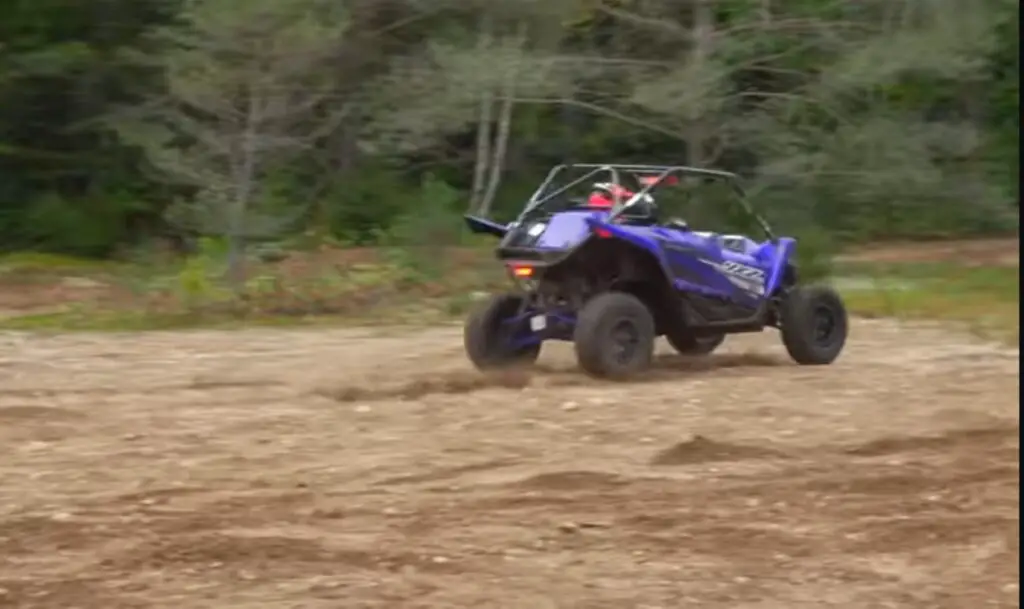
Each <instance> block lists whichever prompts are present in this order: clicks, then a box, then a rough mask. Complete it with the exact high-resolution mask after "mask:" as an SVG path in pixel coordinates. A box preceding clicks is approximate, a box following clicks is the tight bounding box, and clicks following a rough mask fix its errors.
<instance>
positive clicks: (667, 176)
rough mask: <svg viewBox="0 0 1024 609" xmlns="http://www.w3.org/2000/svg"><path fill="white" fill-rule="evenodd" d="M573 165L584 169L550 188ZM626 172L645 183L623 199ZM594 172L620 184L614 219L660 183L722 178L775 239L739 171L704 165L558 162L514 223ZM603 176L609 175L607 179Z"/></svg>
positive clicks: (766, 235) (615, 189)
mask: <svg viewBox="0 0 1024 609" xmlns="http://www.w3.org/2000/svg"><path fill="white" fill-rule="evenodd" d="M574 169H579V170H584V171H585V173H584V174H583V175H582V176H580V177H578V178H576V179H575V180H573V181H571V182H569V183H568V184H565V185H563V186H560V187H558V188H556V189H555V190H553V191H551V192H548V191H549V190H550V189H551V187H552V186H553V184H554V183H555V179H556V178H557V177H558V176H559V175H560V174H561V173H562V172H564V171H566V170H574ZM623 174H627V175H631V176H633V177H634V178H635V179H636V181H637V182H638V183H639V184H641V185H642V187H641V189H640V190H639V191H637V192H634V193H633V194H632V196H630V197H629V198H628V199H626V200H622V196H621V195H620V194H619V193H620V192H621V191H622V190H623V189H624V188H626V186H625V185H624V184H623V183H622V179H621V177H622V175H623ZM595 176H601V177H600V178H597V179H599V180H600V181H610V182H611V183H612V184H613V185H615V186H617V187H618V188H614V189H612V190H613V191H614V199H615V201H614V205H613V206H612V211H611V214H610V216H609V218H608V221H609V222H611V221H614V220H615V219H616V218H617V217H619V216H620V215H622V213H623V212H625V211H626V210H628V209H629V208H630V207H632V206H633V205H634V204H635V203H637V202H638V201H641V200H642V199H643V198H644V195H647V194H650V193H651V191H653V190H654V189H656V188H658V187H659V186H662V185H667V184H672V183H675V182H677V181H678V178H679V177H680V176H694V177H700V178H705V179H710V180H719V181H723V182H725V183H726V184H728V185H729V187H730V189H731V190H732V192H733V194H734V195H736V199H737V201H738V202H739V204H740V206H741V207H742V208H743V210H744V211H746V212H747V213H748V214H750V216H751V217H753V218H754V220H755V221H757V223H758V225H759V226H760V227H761V230H762V231H764V234H765V237H766V238H767V239H769V240H774V239H775V233H774V232H773V231H772V229H771V226H769V225H768V222H767V221H766V220H765V219H764V218H763V217H762V216H761V215H760V214H758V213H757V211H756V210H755V209H754V207H753V205H751V203H750V201H749V199H748V198H747V194H746V191H745V190H744V189H743V187H742V185H741V184H740V178H739V176H738V175H736V174H734V173H730V172H728V171H720V170H717V169H701V168H699V167H688V166H686V165H623V164H605V165H599V164H591V163H574V164H565V165H556V166H555V167H553V168H552V169H551V171H549V172H548V175H547V177H546V178H544V181H543V182H542V183H541V185H540V186H539V187H538V188H537V190H536V191H534V193H533V195H532V196H531V197H530V198H529V200H528V201H527V202H526V206H525V207H524V208H523V211H522V212H521V213H520V214H519V216H518V217H517V218H516V221H515V223H516V224H518V223H521V222H523V221H524V220H525V219H526V218H527V216H529V215H530V214H531V213H533V212H534V211H536V210H537V209H539V208H540V207H541V206H542V205H544V204H545V203H547V202H549V201H551V200H553V199H555V198H556V197H559V196H560V195H562V194H564V193H565V192H566V191H568V190H569V189H570V188H573V187H574V186H578V185H580V184H582V183H584V182H587V181H595ZM604 176H607V177H608V179H607V180H606V179H604Z"/></svg>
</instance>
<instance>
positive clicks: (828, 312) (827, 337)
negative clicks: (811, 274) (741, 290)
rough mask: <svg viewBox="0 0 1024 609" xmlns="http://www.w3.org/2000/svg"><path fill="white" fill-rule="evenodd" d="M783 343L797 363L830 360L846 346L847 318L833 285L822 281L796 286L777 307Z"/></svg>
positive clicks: (828, 361) (821, 364)
mask: <svg viewBox="0 0 1024 609" xmlns="http://www.w3.org/2000/svg"><path fill="white" fill-rule="evenodd" d="M779 313H780V317H781V318H782V319H781V324H780V330H781V331H782V343H783V344H784V345H785V346H786V351H787V352H789V356H790V357H792V358H793V361H795V362H796V363H798V364H802V365H804V366H823V365H826V364H831V363H832V362H834V361H835V360H836V358H837V357H839V354H840V353H842V351H843V347H844V346H846V337H847V333H848V331H849V319H848V317H847V314H846V305H844V304H843V299H842V298H841V297H840V296H839V293H838V292H836V291H835V289H833V288H831V287H829V286H824V285H810V286H797V287H795V288H793V289H792V290H791V291H790V292H789V293H788V294H787V295H786V297H785V299H784V300H783V301H782V306H781V307H780V311H779Z"/></svg>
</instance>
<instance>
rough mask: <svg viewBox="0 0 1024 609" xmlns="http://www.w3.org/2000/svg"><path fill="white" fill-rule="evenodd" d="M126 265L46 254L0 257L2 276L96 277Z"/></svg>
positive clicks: (0, 274)
mask: <svg viewBox="0 0 1024 609" xmlns="http://www.w3.org/2000/svg"><path fill="white" fill-rule="evenodd" d="M124 267H125V265H124V263H120V262H112V261H109V260H93V259H89V258H76V257H74V256H61V255H59V254H46V253H41V252H16V253H12V254H5V255H2V256H0V276H5V275H6V276H10V275H42V276H51V277H52V276H54V275H96V274H107V273H112V272H117V271H119V270H121V269H123V268H124Z"/></svg>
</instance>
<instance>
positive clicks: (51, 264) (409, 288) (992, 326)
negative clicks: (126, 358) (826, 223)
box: [0, 249, 1020, 342]
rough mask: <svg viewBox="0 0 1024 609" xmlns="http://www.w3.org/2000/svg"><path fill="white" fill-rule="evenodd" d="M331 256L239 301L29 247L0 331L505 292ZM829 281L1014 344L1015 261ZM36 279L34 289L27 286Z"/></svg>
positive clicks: (284, 267)
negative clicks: (80, 280)
mask: <svg viewBox="0 0 1024 609" xmlns="http://www.w3.org/2000/svg"><path fill="white" fill-rule="evenodd" d="M341 253H342V254H345V255H346V256H343V257H341V258H337V257H334V256H327V257H325V258H323V259H320V258H309V257H305V258H303V257H294V258H288V259H286V260H284V261H283V262H281V263H275V264H256V265H254V266H253V267H252V269H251V272H252V273H253V276H252V281H251V282H250V283H249V285H247V286H246V289H245V292H246V293H245V294H244V295H242V296H239V295H237V294H233V293H231V292H230V291H225V290H224V287H223V285H222V284H221V282H220V279H219V277H220V273H221V271H220V266H219V264H216V263H215V262H216V261H214V262H210V261H207V260H205V259H203V258H194V259H190V260H189V261H186V262H185V263H182V264H179V265H166V264H165V265H162V266H154V265H152V264H134V265H132V264H126V263H106V262H96V261H90V260H81V259H76V258H66V257H60V256H49V255H41V254H16V255H10V256H5V257H0V278H10V276H9V275H4V273H5V272H11V273H19V274H18V275H16V276H15V277H14V278H15V281H12V282H9V284H7V285H6V286H5V287H0V289H8V290H9V291H10V292H9V294H10V295H11V296H17V295H27V296H26V297H31V294H33V293H38V296H36V297H32V298H37V299H38V300H39V305H40V307H42V306H45V307H47V308H46V309H42V308H36V309H35V310H34V311H32V312H31V313H30V314H20V315H15V316H9V317H6V318H3V317H0V329H8V330H23V331H49V332H67V331H93V332H96V331H99V332H104V331H146V330H180V329H188V328H199V327H203V328H210V327H213V328H235V327H251V326H322V325H332V324H333V325H338V324H360V325H387V324H411V325H427V324H439V323H448V322H450V321H452V320H455V319H460V318H462V317H463V316H464V315H465V314H466V312H467V311H468V309H469V308H470V307H471V306H472V304H473V302H474V298H475V296H476V293H478V292H490V291H497V290H501V289H505V287H507V280H506V279H505V277H504V275H503V272H502V270H501V268H500V265H498V264H497V263H496V262H494V261H493V260H492V259H490V258H487V257H484V256H480V255H475V252H469V253H462V252H456V254H458V255H449V256H445V257H440V256H437V257H431V256H429V255H427V253H423V252H417V251H414V250H400V249H396V250H394V251H392V250H381V251H374V252H373V254H374V258H375V259H374V260H372V261H369V260H363V261H359V262H356V261H354V260H350V259H349V257H348V254H350V253H351V252H348V251H341ZM83 276H84V277H93V278H97V279H99V280H100V281H101V282H102V284H103V285H101V286H100V287H98V288H95V289H86V290H85V291H84V292H80V293H79V292H74V290H71V292H72V293H70V294H68V293H67V292H68V290H66V289H65V290H63V291H60V290H58V292H57V294H56V296H60V295H61V294H64V295H66V296H67V298H65V299H64V300H63V301H61V302H57V301H53V299H54V298H56V296H55V295H54V294H53V293H51V292H50V291H47V290H46V289H41V290H37V291H36V292H32V290H31V289H29V288H33V287H42V288H46V287H47V286H49V285H50V284H53V285H57V286H60V285H62V283H63V282H64V280H65V279H66V278H68V277H83ZM833 276H834V277H837V278H838V279H837V280H836V281H837V285H839V287H840V290H841V291H842V293H843V295H844V297H845V298H846V301H847V304H848V306H849V308H850V310H851V312H852V313H854V314H857V315H862V316H866V317H895V318H903V319H932V320H938V321H950V322H958V323H960V324H962V325H966V327H968V328H969V329H971V330H973V331H974V332H976V333H978V334H979V335H982V336H985V337H988V338H995V339H1000V340H1006V341H1011V342H1015V341H1019V337H1020V315H1019V308H1020V274H1019V269H1018V268H1016V267H1012V268H1008V267H986V266H963V265H957V264H953V263H884V264H883V263H864V262H854V263H850V262H842V263H839V264H837V265H836V266H835V268H834V270H833ZM40 278H41V279H40ZM36 279H40V282H41V283H44V284H46V285H44V286H31V285H27V284H32V283H36V281H35V280H36ZM19 284H26V285H20V286H19ZM66 287H67V286H66V285H65V288H66ZM0 295H2V294H0ZM2 304H3V303H2V301H0V310H2V309H3V306H2ZM62 304H63V306H62ZM12 308H15V309H17V308H19V307H14V306H12Z"/></svg>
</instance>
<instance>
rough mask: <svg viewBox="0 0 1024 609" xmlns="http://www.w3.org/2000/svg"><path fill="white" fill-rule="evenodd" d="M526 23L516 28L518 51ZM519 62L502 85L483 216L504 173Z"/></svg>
mask: <svg viewBox="0 0 1024 609" xmlns="http://www.w3.org/2000/svg"><path fill="white" fill-rule="evenodd" d="M526 33H527V32H526V22H520V23H519V25H518V26H517V27H516V44H517V45H518V47H519V49H520V51H524V50H525V47H526ZM520 63H521V61H518V60H517V61H516V62H515V63H514V64H513V65H512V66H511V67H510V68H509V70H508V73H507V74H506V75H505V79H504V82H503V83H502V90H501V93H502V96H501V110H500V112H499V115H498V134H497V139H496V141H495V142H494V148H493V151H492V154H491V161H490V165H491V171H490V176H489V178H488V180H487V192H485V193H484V198H483V200H482V201H481V202H480V211H481V213H482V214H484V215H488V214H490V212H491V206H492V205H493V204H494V197H495V196H496V195H497V194H498V187H499V186H501V177H502V174H503V173H504V171H505V156H506V153H507V151H508V139H509V136H510V135H511V133H512V111H513V109H514V108H515V104H516V92H517V91H516V83H517V79H518V78H519V70H520Z"/></svg>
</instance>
